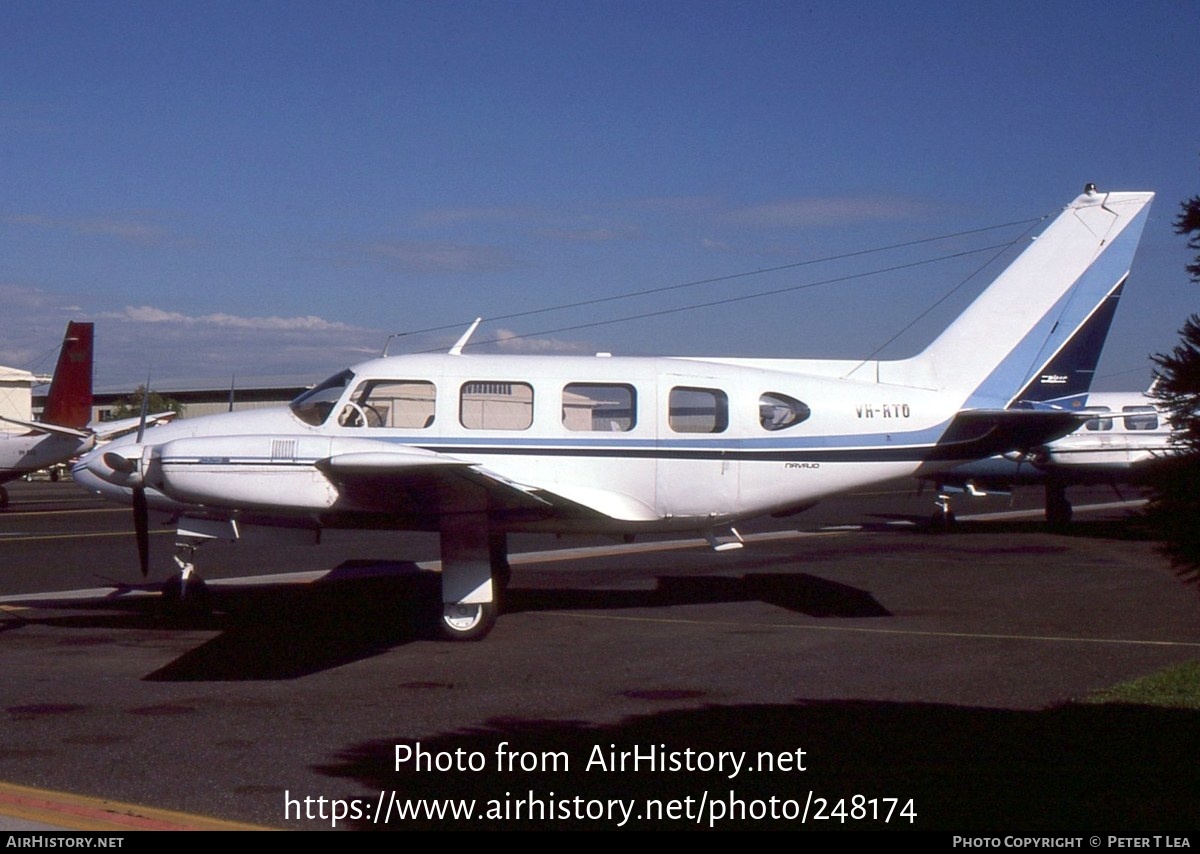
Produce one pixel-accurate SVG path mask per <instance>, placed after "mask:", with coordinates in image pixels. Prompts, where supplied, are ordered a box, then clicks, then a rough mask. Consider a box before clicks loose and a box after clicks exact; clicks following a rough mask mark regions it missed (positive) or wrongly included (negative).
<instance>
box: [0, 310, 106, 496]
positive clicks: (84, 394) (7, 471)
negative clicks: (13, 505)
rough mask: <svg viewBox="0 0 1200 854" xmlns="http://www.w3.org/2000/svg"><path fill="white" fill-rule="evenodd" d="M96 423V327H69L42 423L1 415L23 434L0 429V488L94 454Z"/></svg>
mask: <svg viewBox="0 0 1200 854" xmlns="http://www.w3.org/2000/svg"><path fill="white" fill-rule="evenodd" d="M91 418H92V324H90V323H78V322H71V323H68V324H67V332H66V335H65V336H64V337H63V343H62V349H61V350H59V351H58V363H57V365H56V366H55V368H54V377H53V379H52V380H51V381H50V391H49V393H48V394H47V396H46V405H45V407H44V408H43V410H42V420H41V421H22V420H19V419H16V418H7V417H3V416H0V421H3V422H4V423H6V424H13V425H16V426H17V427H20V428H21V430H20V432H17V431H15V430H11V429H4V426H3V424H0V483H6V482H7V481H10V480H16V479H17V478H19V477H21V476H22V475H24V474H26V473H27V472H33V471H37V470H39V469H44V468H49V467H50V466H54V465H57V464H59V463H65V462H67V461H69V460H70V459H71V458H73V457H76V456H78V455H79V454H82V453H83V452H84V451H87V450H90V449H91V448H92V445H93V444H94V442H95V435H94V434H93V433H91V432H90V431H88V429H87V424H88V422H89V421H90V420H91ZM7 505H8V490H6V489H5V488H4V487H3V486H0V507H6V506H7Z"/></svg>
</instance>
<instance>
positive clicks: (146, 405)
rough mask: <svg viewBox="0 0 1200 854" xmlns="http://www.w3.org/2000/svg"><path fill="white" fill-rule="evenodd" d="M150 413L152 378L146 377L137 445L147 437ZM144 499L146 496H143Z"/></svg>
mask: <svg viewBox="0 0 1200 854" xmlns="http://www.w3.org/2000/svg"><path fill="white" fill-rule="evenodd" d="M149 412H150V377H149V376H147V377H146V385H145V386H144V387H143V388H142V414H141V418H140V419H139V420H138V431H137V443H138V444H139V445H140V444H142V439H143V438H144V437H145V435H146V417H147V415H148V413H149ZM143 499H144V496H143Z"/></svg>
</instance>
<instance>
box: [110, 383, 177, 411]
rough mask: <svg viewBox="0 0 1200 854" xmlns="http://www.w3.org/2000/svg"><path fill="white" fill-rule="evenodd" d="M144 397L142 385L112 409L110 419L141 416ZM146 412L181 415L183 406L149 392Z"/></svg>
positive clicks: (156, 393)
mask: <svg viewBox="0 0 1200 854" xmlns="http://www.w3.org/2000/svg"><path fill="white" fill-rule="evenodd" d="M145 396H146V387H145V386H144V385H140V386H138V387H137V390H136V391H134V393H133V394H131V395H129V396H128V397H126V398H125V399H124V400H123V401H121V402H120V403H118V404H117V405H116V406H114V407H113V410H112V416H111V417H112V418H113V419H117V418H137V417H138V416H139V415H141V414H142V398H143V397H145ZM146 411H147V413H148V414H150V415H154V414H156V413H161V412H174V413H175V414H176V415H183V404H182V403H180V402H179V401H178V400H173V399H171V398H169V397H164V396H163V395H161V394H159V393H158V392H156V391H152V392H150V404H149V406H148V407H147V409H146Z"/></svg>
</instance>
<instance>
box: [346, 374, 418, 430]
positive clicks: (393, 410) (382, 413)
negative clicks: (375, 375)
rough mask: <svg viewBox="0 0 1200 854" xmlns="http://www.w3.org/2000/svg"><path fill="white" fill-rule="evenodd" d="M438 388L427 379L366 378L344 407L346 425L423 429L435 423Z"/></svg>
mask: <svg viewBox="0 0 1200 854" xmlns="http://www.w3.org/2000/svg"><path fill="white" fill-rule="evenodd" d="M436 402H437V389H436V388H435V387H434V385H433V383H431V382H427V381H425V380H367V381H366V382H364V383H362V384H360V385H359V387H358V388H356V389H355V390H354V394H352V395H350V401H349V402H348V403H347V404H346V405H345V406H343V407H342V411H341V413H340V414H339V415H338V423H339V424H341V425H342V426H343V427H396V428H401V429H407V430H423V429H425V428H426V427H429V426H431V425H432V424H433V416H434V410H435V404H436Z"/></svg>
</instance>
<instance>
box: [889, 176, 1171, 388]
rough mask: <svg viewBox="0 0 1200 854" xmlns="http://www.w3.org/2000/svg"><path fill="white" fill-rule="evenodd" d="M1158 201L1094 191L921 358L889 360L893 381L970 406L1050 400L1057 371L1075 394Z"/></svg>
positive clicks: (1092, 363) (1057, 220) (1096, 355)
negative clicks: (1047, 380)
mask: <svg viewBox="0 0 1200 854" xmlns="http://www.w3.org/2000/svg"><path fill="white" fill-rule="evenodd" d="M1153 199H1154V194H1153V193H1100V192H1097V191H1096V189H1095V188H1094V187H1093V186H1091V185H1089V186H1088V188H1087V190H1086V191H1085V192H1084V193H1083V195H1081V196H1079V197H1078V198H1077V199H1075V200H1074V201H1073V202H1071V204H1069V205H1067V207H1066V209H1065V210H1064V211H1063V212H1062V213H1061V214H1059V215H1058V217H1057V218H1055V220H1054V221H1053V222H1052V223H1050V225H1049V226H1048V227H1047V228H1046V230H1045V231H1043V232H1042V233H1041V235H1040V236H1038V237H1037V238H1036V239H1035V240H1034V242H1033V243H1032V244H1031V245H1030V246H1029V247H1027V248H1026V249H1025V251H1024V252H1022V253H1021V255H1020V256H1018V257H1017V259H1016V260H1015V261H1013V263H1012V264H1011V265H1009V267H1008V268H1007V269H1005V270H1004V271H1003V272H1002V273H1001V274H1000V275H999V276H998V277H997V278H996V280H995V281H994V282H993V283H992V284H991V286H990V287H988V289H987V290H985V291H984V292H983V293H982V294H980V295H979V297H978V298H977V299H976V300H975V301H974V302H973V303H971V305H970V306H968V307H967V309H966V311H964V312H963V313H962V314H961V315H959V317H958V319H957V320H955V321H954V322H953V323H952V324H951V325H950V326H949V327H948V328H947V329H946V331H945V332H943V333H942V334H941V335H940V336H938V337H937V338H936V339H935V340H934V341H933V343H931V344H930V345H929V346H928V347H927V348H926V349H925V350H924V352H922V353H920V354H919V355H917V356H914V357H913V358H911V359H906V360H903V361H900V362H894V363H891V364H892V365H893V366H894V368H895V372H894V373H893V372H892V371H890V370H889V371H888V374H889V376H888V379H889V381H890V380H892V378H895V379H897V380H900V381H902V382H904V383H905V384H911V385H920V386H923V387H926V388H936V389H940V390H942V391H946V392H950V393H957V394H961V395H962V399H963V401H964V402H963V405H962V406H963V408H967V409H979V408H1004V407H1007V406H1009V405H1012V404H1014V403H1016V402H1018V401H1020V400H1021V399H1022V398H1023V397H1028V398H1029V399H1031V400H1034V401H1036V400H1047V399H1050V397H1049V396H1048V395H1049V393H1048V392H1047V391H1046V390H1045V389H1041V390H1039V389H1038V385H1039V380H1040V378H1041V377H1043V376H1048V375H1051V374H1052V373H1054V372H1057V374H1056V375H1058V376H1064V375H1065V376H1068V377H1070V378H1072V382H1071V383H1070V384H1071V386H1072V388H1071V390H1070V391H1069V392H1067V394H1064V395H1057V397H1070V396H1073V395H1074V394H1076V393H1077V387H1078V386H1079V385H1080V380H1081V378H1082V377H1083V376H1085V375H1086V376H1087V377H1088V383H1090V374H1091V372H1092V371H1093V370H1094V368H1095V362H1096V360H1097V359H1098V358H1099V355H1100V348H1101V347H1102V346H1103V343H1104V338H1105V336H1106V335H1107V333H1108V324H1109V323H1111V321H1112V312H1113V311H1114V310H1115V307H1116V300H1115V299H1114V297H1116V296H1118V295H1119V294H1120V290H1121V288H1122V286H1123V285H1124V282H1125V279H1126V277H1127V276H1128V274H1129V268H1130V265H1131V264H1132V262H1133V255H1134V252H1135V250H1136V249H1137V244H1138V241H1139V240H1140V239H1141V234H1142V228H1143V227H1144V226H1145V224H1146V218H1147V212H1148V210H1149V206H1150V202H1151V201H1152V200H1153ZM1060 369H1066V373H1065V374H1064V373H1063V370H1060ZM1072 375H1074V376H1073V377H1072ZM1052 384H1053V383H1052ZM1083 390H1084V391H1085V392H1086V388H1084V389H1083Z"/></svg>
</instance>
